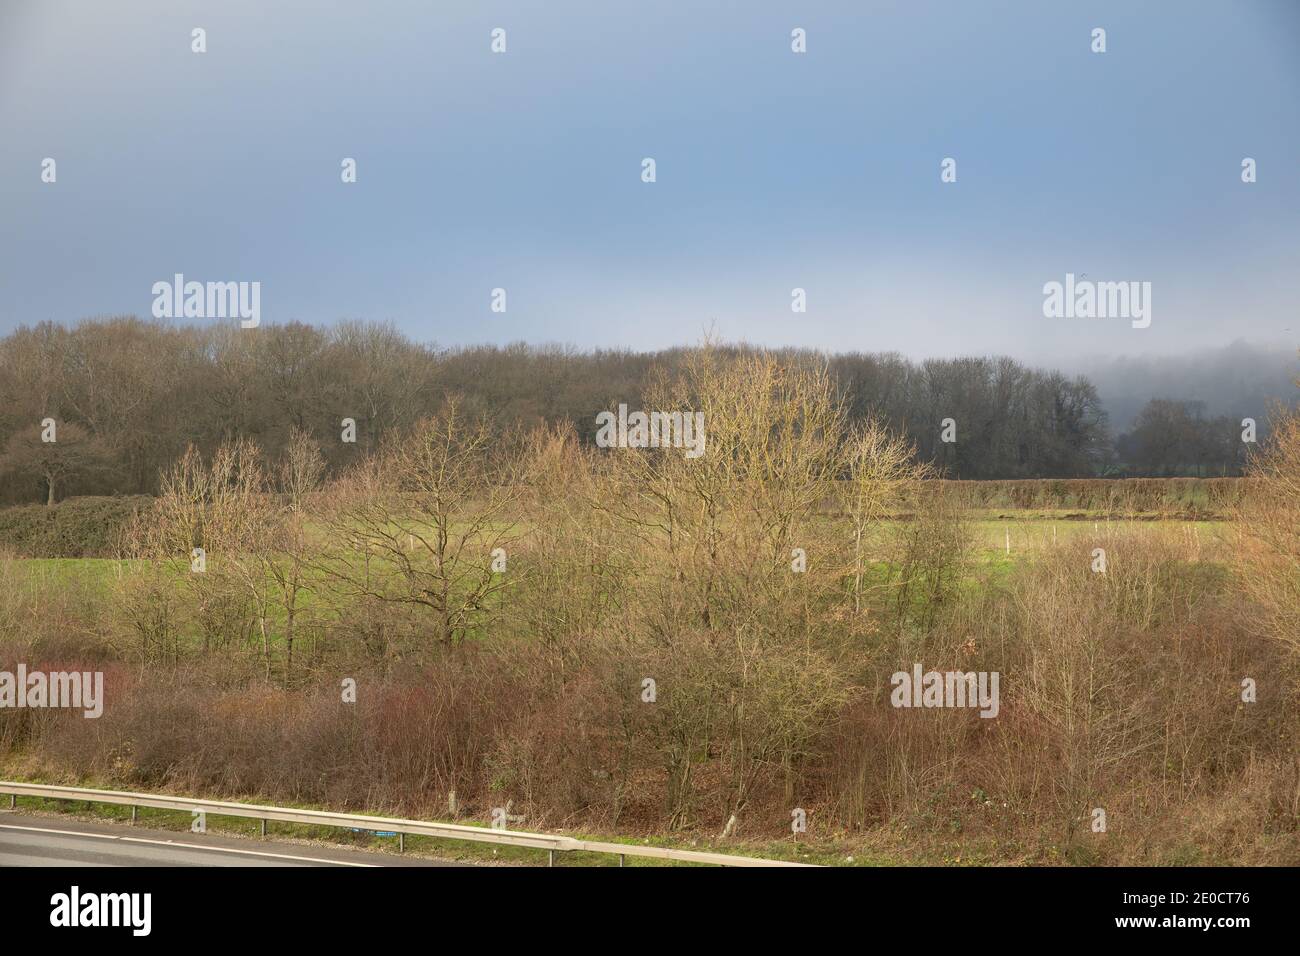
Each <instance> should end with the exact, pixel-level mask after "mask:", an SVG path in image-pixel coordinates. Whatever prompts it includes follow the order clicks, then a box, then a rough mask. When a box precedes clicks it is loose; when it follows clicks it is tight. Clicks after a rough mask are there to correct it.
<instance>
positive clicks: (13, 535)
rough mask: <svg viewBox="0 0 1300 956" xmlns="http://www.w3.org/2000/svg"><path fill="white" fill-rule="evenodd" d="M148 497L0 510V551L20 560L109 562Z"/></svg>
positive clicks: (78, 500) (86, 499)
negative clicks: (107, 559)
mask: <svg viewBox="0 0 1300 956" xmlns="http://www.w3.org/2000/svg"><path fill="white" fill-rule="evenodd" d="M152 500H153V499H152V498H150V497H149V496H148V495H129V496H119V497H111V498H109V497H84V498H69V499H68V500H67V501H62V502H59V503H58V504H56V505H54V506H53V507H46V506H45V505H15V506H13V507H9V508H0V551H8V552H10V553H11V554H13V555H15V556H16V557H20V558H107V557H112V556H113V555H114V554H115V553H116V549H117V545H118V540H119V538H118V535H119V533H120V531H121V529H122V528H123V527H124V526H125V525H126V523H127V522H128V521H130V520H131V517H132V515H134V514H135V513H136V512H137V511H139V510H140V509H142V508H145V507H148V505H149V503H150V502H151V501H152Z"/></svg>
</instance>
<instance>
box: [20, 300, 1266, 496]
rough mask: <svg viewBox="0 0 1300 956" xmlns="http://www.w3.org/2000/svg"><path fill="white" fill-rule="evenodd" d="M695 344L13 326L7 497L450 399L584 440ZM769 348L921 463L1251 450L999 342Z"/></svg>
mask: <svg viewBox="0 0 1300 956" xmlns="http://www.w3.org/2000/svg"><path fill="white" fill-rule="evenodd" d="M744 350H745V347H744V346H733V347H728V348H725V349H724V350H723V351H724V352H733V353H734V352H741V351H744ZM689 351H690V350H689V349H673V350H668V351H663V352H657V353H633V352H626V351H591V352H582V351H578V350H577V349H575V348H572V347H563V346H540V347H539V346H529V345H525V344H522V343H521V344H516V345H510V346H506V347H496V346H478V347H471V348H458V349H438V348H436V347H433V346H430V345H426V344H422V343H418V342H414V341H412V340H411V339H409V338H408V337H407V336H405V335H404V334H402V333H401V332H399V331H397V330H396V329H394V328H393V327H391V326H387V325H382V324H373V323H361V322H344V323H340V324H337V325H333V326H329V327H315V326H311V325H306V324H302V323H290V324H286V325H265V326H262V327H260V328H256V329H249V330H245V329H241V328H239V327H237V326H234V325H207V326H184V325H179V324H170V323H164V322H157V321H145V320H140V319H137V318H134V317H119V318H110V319H96V320H88V321H85V322H82V323H80V324H78V325H76V326H74V327H66V326H62V325H58V324H54V323H48V322H46V323H41V324H39V325H36V326H32V327H22V328H20V329H18V330H16V331H15V332H13V333H11V334H10V335H8V336H6V337H5V338H3V339H0V502H3V503H21V502H36V501H42V502H52V501H57V500H62V499H63V498H66V497H68V496H71V495H78V494H153V493H155V492H156V491H157V482H158V475H159V474H160V472H161V471H162V470H164V469H165V468H166V467H167V466H168V465H169V464H170V463H172V462H173V461H175V460H176V459H177V458H178V457H179V456H180V455H181V454H182V453H183V452H184V451H185V449H186V447H187V446H188V445H190V444H194V445H196V446H197V447H198V448H199V449H200V450H201V451H203V452H211V451H212V450H213V449H215V448H216V447H217V445H219V444H220V443H221V442H222V441H224V440H226V439H230V438H233V437H236V436H244V437H248V438H250V439H252V440H253V441H254V442H256V443H257V444H258V445H259V446H261V447H262V449H263V450H264V451H265V452H266V453H267V454H268V455H269V456H270V457H271V458H276V457H278V456H279V454H280V453H281V452H282V451H283V449H284V447H285V446H286V443H287V441H288V436H289V434H290V432H291V430H292V429H294V428H299V429H302V430H304V431H306V432H307V433H309V434H311V435H312V436H314V437H315V438H316V439H317V440H318V441H320V443H321V445H322V447H323V448H324V451H325V455H326V459H327V467H328V468H329V470H330V472H331V473H335V472H337V470H338V469H339V468H340V467H341V466H342V465H345V464H347V463H348V462H349V461H350V460H352V459H354V458H356V457H358V456H359V455H365V454H367V453H369V452H371V451H373V450H374V449H375V448H377V447H379V444H380V443H381V440H382V438H383V435H384V434H385V433H386V432H389V431H391V430H393V429H405V428H409V427H410V426H411V425H413V424H414V423H415V422H417V421H419V420H420V419H421V418H423V417H425V416H428V415H430V414H433V413H435V412H437V411H438V410H439V409H440V408H442V407H443V406H444V405H445V403H446V401H447V399H448V397H449V396H453V395H455V396H460V398H461V400H462V404H463V406H464V408H465V409H466V410H467V411H469V412H471V413H473V414H476V415H477V414H482V415H485V416H487V417H489V418H490V419H491V420H492V421H493V422H494V423H495V424H496V425H497V426H498V427H500V428H501V429H503V430H508V429H510V428H511V427H512V426H519V427H521V428H531V427H533V426H535V425H537V424H540V423H544V422H546V423H560V422H566V421H567V422H569V423H571V424H572V425H573V427H574V428H575V429H576V431H577V433H578V435H579V438H580V440H581V441H583V442H587V443H590V442H591V441H592V440H593V438H594V435H595V431H596V424H595V416H596V414H597V413H598V412H599V411H601V410H604V409H608V408H612V407H614V406H615V405H617V404H618V403H620V402H626V403H628V404H629V406H630V407H632V408H637V407H640V406H641V405H642V404H643V396H644V394H645V392H646V389H647V388H648V386H649V383H650V382H651V381H652V379H653V377H654V375H656V374H672V373H673V372H674V371H675V370H677V369H678V368H680V367H681V364H682V363H683V362H684V361H685V359H686V356H687V355H688V354H689ZM777 358H778V359H779V361H781V362H782V363H783V364H786V365H787V366H788V365H790V364H814V363H819V362H822V361H825V362H828V363H829V370H830V372H831V375H832V378H833V380H834V381H835V383H836V385H837V387H838V388H839V389H840V390H841V392H842V394H843V396H844V397H845V400H846V403H847V406H848V409H849V414H850V417H851V418H853V419H857V420H862V419H865V418H866V417H867V416H868V415H871V416H873V417H875V418H877V419H878V420H880V421H882V422H883V423H885V424H887V425H888V426H890V427H891V428H892V429H894V430H895V431H898V432H901V433H902V434H905V435H906V436H907V437H908V438H909V439H910V440H911V442H912V443H914V445H915V446H916V450H917V455H918V456H919V458H920V459H922V460H923V461H927V462H931V463H933V464H935V465H937V466H939V467H940V468H941V469H942V471H943V473H945V474H946V475H948V476H949V477H953V478H965V479H989V478H1031V477H1094V476H1112V475H1151V476H1172V475H1199V476H1215V475H1233V474H1238V473H1239V472H1240V468H1241V466H1242V464H1243V461H1244V448H1245V447H1246V446H1244V445H1243V443H1242V441H1241V434H1240V432H1241V429H1240V425H1239V420H1240V415H1234V416H1222V417H1218V418H1211V417H1208V416H1207V415H1206V414H1205V411H1204V408H1203V406H1201V405H1199V404H1198V403H1195V402H1185V401H1176V400H1171V399H1157V400H1153V401H1152V402H1151V403H1150V404H1149V405H1148V406H1147V407H1146V408H1145V409H1144V410H1143V411H1142V412H1141V414H1140V415H1139V416H1138V418H1137V420H1136V422H1135V424H1134V427H1133V429H1132V430H1131V431H1130V432H1129V433H1127V434H1124V435H1119V436H1112V435H1111V434H1110V431H1109V430H1108V426H1107V415H1106V412H1105V409H1104V408H1103V404H1102V400H1101V398H1100V397H1099V396H1098V393H1097V390H1096V388H1094V386H1093V385H1092V384H1090V382H1089V381H1087V380H1086V379H1084V378H1081V377H1069V376H1066V375H1064V374H1061V373H1058V372H1054V371H1044V370H1039V369H1033V368H1028V367H1026V366H1024V365H1022V364H1020V363H1018V362H1016V361H1014V360H1012V359H1009V358H962V359H952V360H929V361H924V362H920V363H917V362H912V361H909V360H907V359H905V358H903V357H901V356H898V355H896V354H883V355H882V354H863V353H848V354H837V355H832V356H825V355H822V354H820V353H815V352H811V351H800V350H783V351H781V352H779V353H778V354H777ZM46 418H53V419H55V421H56V422H57V423H58V428H59V432H58V441H57V443H48V442H42V441H41V435H40V431H41V429H40V423H41V421H42V420H43V419H46ZM345 418H351V419H354V420H355V422H356V442H355V443H354V444H348V443H344V442H342V441H340V440H339V437H340V433H341V423H342V421H343V419H345ZM945 418H951V419H953V420H954V422H955V423H956V436H955V437H956V441H954V442H951V443H945V442H943V441H941V440H940V433H941V427H942V424H941V423H942V422H943V420H944V419H945ZM1260 427H1261V437H1262V435H1263V432H1264V429H1265V427H1266V423H1265V422H1263V421H1261V422H1260Z"/></svg>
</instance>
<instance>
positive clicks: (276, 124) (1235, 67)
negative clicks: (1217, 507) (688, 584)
mask: <svg viewBox="0 0 1300 956" xmlns="http://www.w3.org/2000/svg"><path fill="white" fill-rule="evenodd" d="M194 27H203V28H204V29H206V31H207V52H206V53H203V54H196V53H193V52H191V30H192V29H193V28H194ZM495 27H502V28H504V29H505V30H506V39H507V52H506V53H504V54H493V53H492V52H491V50H490V39H491V38H490V33H491V31H492V29H493V28H495ZM796 27H801V28H803V29H805V30H806V31H807V53H805V54H795V53H793V52H792V51H791V37H790V34H791V30H792V29H794V28H796ZM1094 27H1103V28H1104V29H1105V30H1106V46H1107V50H1106V52H1105V53H1102V54H1098V53H1093V52H1092V51H1091V49H1090V46H1091V43H1092V39H1091V31H1092V30H1093V28H1094ZM45 157H52V158H54V159H55V160H56V162H57V182H55V183H53V184H47V183H43V182H42V181H41V175H40V174H41V163H42V160H43V159H44V158H45ZM344 157H354V158H355V159H356V160H357V163H358V182H356V183H355V184H344V183H342V182H341V181H340V162H341V160H342V159H343V158H344ZM644 157H653V158H654V159H655V160H656V163H657V182H655V183H652V184H647V183H643V182H642V181H641V161H642V159H643V158H644ZM945 157H952V158H954V159H955V160H956V161H957V182H955V183H942V182H940V163H941V161H942V160H943V159H944V158H945ZM1244 157H1252V158H1254V159H1255V160H1256V161H1257V164H1258V181H1257V182H1255V183H1253V184H1244V183H1243V182H1242V181H1241V162H1242V159H1243V158H1244ZM1298 177H1300V2H1295V0H1277V2H1264V0H1237V2H1214V3H1211V2H1181V0H1180V2H1177V3H1175V2H1163V3H1162V2H1144V3H1132V2H1128V0H1124V2H1114V3H1084V2H1070V3H1066V2H1059V3H1056V2H1052V3H1049V2H1041V0H1024V2H1005V3H997V2H980V3H964V2H963V3H957V2H946V3H924V2H916V0H906V2H902V0H900V2H879V0H873V2H865V0H854V2H849V0H841V2H830V0H824V2H818V0H805V2H799V3H795V2H781V3H778V2H765V0H735V2H721V0H713V2H710V0H699V2H689V3H688V2H685V0H681V2H675V0H656V2H654V3H631V2H620V0H584V2H564V0H545V2H540V0H533V2H522V0H519V2H481V0H479V2H468V0H465V2H445V3H444V2H435V0H423V2H417V0H410V2H397V0H371V2H364V3H363V2H356V3H345V2H342V0H337V2H322V0H298V2H286V0H277V2H275V3H269V2H263V0H220V2H218V0H207V2H198V0H194V2H190V0H124V2H115V3H105V2H102V0H0V332H4V331H8V330H9V329H12V328H13V327H15V326H17V325H19V324H22V323H34V322H38V321H41V320H44V319H53V320H56V321H61V322H71V321H75V320H77V319H79V318H83V317H87V316H93V315H102V314H115V313H136V314H139V315H148V314H149V312H150V308H151V305H152V301H153V296H152V294H151V287H152V285H153V283H154V282H156V281H159V280H170V278H171V276H172V275H173V274H174V273H177V272H181V273H184V274H185V276H186V278H187V279H197V280H200V281H208V280H211V281H227V280H243V281H258V282H260V283H261V286H262V318H263V321H269V322H281V321H289V320H293V319H299V320H305V321H311V322H317V323H320V322H326V323H327V322H332V321H334V320H336V319H339V318H345V317H360V318H369V319H381V320H392V321H394V322H395V323H397V324H398V325H399V326H400V327H402V328H403V329H404V330H406V331H407V332H408V333H410V334H412V335H413V336H415V337H417V338H419V339H422V340H425V341H434V342H438V343H441V344H455V343H466V342H481V341H499V342H504V341H511V340H517V339H525V340H528V341H532V342H548V341H561V342H571V343H573V344H576V345H578V346H581V347H592V346H625V347H632V348H653V347H658V346H665V345H671V344H680V343H688V342H693V341H696V340H698V339H699V337H700V335H701V333H702V331H703V330H704V329H705V328H706V327H708V326H710V325H714V326H715V327H716V330H717V332H718V333H719V334H720V335H721V336H722V337H724V338H726V339H733V340H739V339H745V340H749V341H751V342H756V343H769V344H791V345H808V346H816V347H822V348H826V349H833V350H847V349H859V350H870V351H878V350H889V349H897V350H900V351H903V352H905V353H907V354H909V355H912V356H926V355H951V354H956V353H966V352H1005V353H1009V354H1013V355H1017V356H1020V357H1024V358H1028V359H1033V360H1043V361H1064V360H1066V359H1068V358H1070V357H1073V356H1078V355H1079V354H1081V353H1082V352H1085V351H1086V352H1099V353H1110V354H1136V353H1143V352H1182V351H1186V350H1188V349H1192V348H1195V347H1201V346H1213V345H1223V344H1226V343H1227V342H1229V341H1232V340H1234V339H1239V338H1245V339H1249V340H1253V341H1263V342H1277V343H1282V344H1290V345H1292V346H1294V345H1295V344H1296V343H1297V342H1300V317H1297V309H1296V305H1295V304H1296V302H1297V301H1298V300H1300V179H1298ZM1066 272H1073V273H1075V274H1076V275H1085V274H1086V276H1087V277H1088V278H1090V279H1097V280H1135V281H1148V282H1150V283H1151V288H1152V293H1151V296H1152V298H1151V318H1152V322H1151V325H1150V327H1149V328H1146V329H1134V328H1131V326H1130V323H1129V322H1128V321H1126V320H1124V319H1079V318H1075V319H1048V318H1044V316H1043V311H1042V307H1043V292H1042V287H1043V284H1044V283H1045V282H1049V281H1052V280H1057V281H1062V280H1063V279H1064V276H1065V273H1066ZM494 287H503V288H505V289H506V290H507V295H508V300H507V301H508V311H507V312H506V313H505V314H494V313H493V312H491V311H490V309H489V302H490V293H491V290H492V289H493V288H494ZM794 287H802V288H804V289H806V290H807V297H808V311H807V313H806V314H794V313H792V312H791V308H790V302H791V289H792V288H794ZM1288 329H1289V331H1286V330H1288Z"/></svg>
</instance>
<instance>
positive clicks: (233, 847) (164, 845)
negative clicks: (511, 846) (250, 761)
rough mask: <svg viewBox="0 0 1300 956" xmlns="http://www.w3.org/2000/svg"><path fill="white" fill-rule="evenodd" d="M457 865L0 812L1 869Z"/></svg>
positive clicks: (301, 845) (316, 847)
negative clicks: (21, 867)
mask: <svg viewBox="0 0 1300 956" xmlns="http://www.w3.org/2000/svg"><path fill="white" fill-rule="evenodd" d="M456 865H458V864H454V863H444V862H440V861H435V860H418V859H413V858H411V857H400V856H397V855H395V854H389V853H370V852H366V851H364V850H349V849H343V848H335V847H321V846H314V845H308V844H299V843H275V842H272V841H268V840H248V839H243V838H241V837H231V836H219V835H216V834H211V833H188V832H185V833H177V832H176V831H174V830H146V829H142V828H140V827H134V826H127V825H125V824H112V823H85V822H83V821H80V820H66V819H62V818H60V817H44V816H28V815H25V814H20V813H15V812H11V811H9V812H5V811H0V867H7V866H456Z"/></svg>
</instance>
